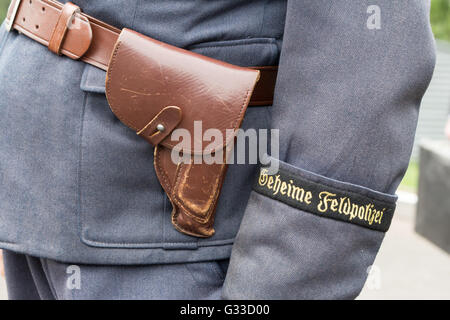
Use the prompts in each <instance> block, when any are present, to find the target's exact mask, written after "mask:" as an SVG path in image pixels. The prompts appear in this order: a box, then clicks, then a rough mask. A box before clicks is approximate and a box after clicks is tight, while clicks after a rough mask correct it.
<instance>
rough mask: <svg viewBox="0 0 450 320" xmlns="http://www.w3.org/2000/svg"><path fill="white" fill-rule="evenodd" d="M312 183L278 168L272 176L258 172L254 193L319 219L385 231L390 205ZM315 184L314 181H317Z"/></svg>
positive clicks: (264, 170) (365, 196) (320, 183)
mask: <svg viewBox="0 0 450 320" xmlns="http://www.w3.org/2000/svg"><path fill="white" fill-rule="evenodd" d="M323 179H324V182H318V181H312V180H311V179H307V178H306V177H304V176H302V175H301V174H298V175H296V174H292V173H291V172H288V171H286V170H283V169H282V168H280V170H279V172H278V173H277V174H274V175H270V174H268V170H267V169H265V168H264V167H263V168H261V170H260V174H259V177H258V179H257V181H256V183H255V187H254V189H255V190H256V191H257V192H259V193H261V194H264V195H266V196H269V197H271V198H273V199H276V200H279V201H282V202H284V203H286V204H288V205H290V206H292V207H295V208H298V209H301V210H303V211H306V212H310V213H313V214H317V215H319V216H322V217H327V218H332V219H337V220H341V221H346V222H350V223H353V224H357V225H360V226H363V227H367V228H370V229H374V230H378V231H384V232H385V231H387V229H388V228H389V225H390V223H391V219H392V215H393V212H394V210H395V203H394V202H393V201H382V200H379V199H375V198H373V197H369V196H367V195H366V194H363V193H364V192H360V193H359V192H355V191H354V190H352V191H350V190H346V188H345V184H342V186H343V187H342V188H338V187H336V186H330V185H327V184H326V178H323ZM316 180H317V179H316Z"/></svg>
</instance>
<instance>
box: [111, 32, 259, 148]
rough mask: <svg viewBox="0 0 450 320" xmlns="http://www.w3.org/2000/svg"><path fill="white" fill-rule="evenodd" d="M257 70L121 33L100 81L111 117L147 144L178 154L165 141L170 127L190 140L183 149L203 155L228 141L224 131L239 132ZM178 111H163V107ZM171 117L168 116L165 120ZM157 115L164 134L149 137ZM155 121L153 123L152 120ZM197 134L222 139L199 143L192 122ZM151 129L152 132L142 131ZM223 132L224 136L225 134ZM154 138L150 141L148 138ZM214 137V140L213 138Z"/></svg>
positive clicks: (201, 140) (168, 136)
mask: <svg viewBox="0 0 450 320" xmlns="http://www.w3.org/2000/svg"><path fill="white" fill-rule="evenodd" d="M258 78H259V71H257V70H252V69H248V68H242V67H237V66H234V65H230V64H227V63H224V62H221V61H218V60H215V59H211V58H208V57H205V56H202V55H199V54H196V53H193V52H190V51H186V50H183V49H180V48H177V47H174V46H171V45H168V44H166V43H162V42H160V41H157V40H154V39H151V38H149V37H146V36H144V35H142V34H139V33H137V32H134V31H132V30H128V29H123V30H122V33H121V34H120V37H119V39H118V41H117V43H116V46H115V50H114V53H113V55H112V57H111V61H110V64H109V69H108V74H107V79H106V95H107V99H108V102H109V105H110V107H111V110H112V111H113V112H114V113H115V115H116V116H117V117H118V118H119V119H120V120H121V121H122V122H123V123H124V124H126V125H127V126H129V127H130V128H132V129H134V130H135V131H136V132H139V133H140V134H142V133H145V134H144V135H143V137H144V138H146V139H147V140H148V141H149V142H150V143H152V144H154V145H155V144H161V145H163V146H165V147H167V148H169V149H173V148H174V147H176V148H177V149H181V147H180V144H179V142H178V141H171V139H170V132H171V131H172V130H173V129H174V128H178V129H186V130H187V131H189V133H190V135H191V139H190V141H189V142H188V145H186V141H183V146H182V148H183V150H180V151H184V152H188V153H190V154H208V153H212V152H214V151H216V150H219V149H222V148H223V147H225V146H226V145H227V144H228V143H230V141H232V140H233V138H234V137H233V136H232V135H230V134H228V136H227V129H232V130H234V131H235V130H236V129H238V128H239V127H240V124H241V122H242V119H243V117H244V113H245V110H246V108H247V105H248V103H249V101H250V97H251V95H252V92H253V89H254V87H255V84H256V82H257V81H258ZM168 106H170V107H175V108H177V107H178V108H179V109H180V112H174V111H175V110H174V109H171V112H170V113H168V112H163V113H161V112H162V111H163V110H164V108H166V107H168ZM169 114H173V115H174V116H173V117H168V115H169ZM158 115H159V117H161V115H164V121H165V125H164V126H163V127H161V126H159V127H160V128H164V130H162V131H160V132H156V131H155V132H153V131H152V130H153V129H154V128H156V127H157V125H158V123H159V122H158ZM155 117H156V118H155ZM195 121H202V123H201V128H202V129H201V130H202V131H203V132H205V131H206V130H208V129H217V130H220V132H221V134H222V137H223V138H222V139H216V140H215V141H212V142H211V141H203V140H204V139H203V138H202V136H203V132H200V134H194V122H195ZM148 128H151V129H152V130H147V129H148ZM228 133H229V132H228ZM154 134H156V135H157V136H158V137H157V139H155V137H154V136H153V139H151V137H152V135H154ZM214 136H216V135H214Z"/></svg>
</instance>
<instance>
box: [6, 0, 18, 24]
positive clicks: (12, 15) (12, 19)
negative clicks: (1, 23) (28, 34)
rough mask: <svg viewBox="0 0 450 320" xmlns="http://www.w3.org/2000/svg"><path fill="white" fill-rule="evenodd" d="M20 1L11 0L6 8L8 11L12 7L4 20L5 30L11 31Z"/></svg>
mask: <svg viewBox="0 0 450 320" xmlns="http://www.w3.org/2000/svg"><path fill="white" fill-rule="evenodd" d="M21 2H22V0H15V1H14V0H13V1H12V2H11V3H10V5H9V6H10V7H9V8H8V11H9V10H10V9H11V6H13V7H12V11H11V16H10V17H9V18H7V19H6V20H5V26H6V30H8V31H11V29H12V26H13V25H14V20H15V19H16V15H17V11H18V10H19V6H20V3H21Z"/></svg>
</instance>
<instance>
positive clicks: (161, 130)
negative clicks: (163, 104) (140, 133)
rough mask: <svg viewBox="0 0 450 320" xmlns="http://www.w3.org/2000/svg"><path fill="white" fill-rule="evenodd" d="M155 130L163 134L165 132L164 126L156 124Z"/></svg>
mask: <svg viewBox="0 0 450 320" xmlns="http://www.w3.org/2000/svg"><path fill="white" fill-rule="evenodd" d="M156 130H158V131H160V132H163V131H164V130H166V127H164V125H162V124H158V125H157V126H156Z"/></svg>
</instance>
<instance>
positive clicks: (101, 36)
mask: <svg viewBox="0 0 450 320" xmlns="http://www.w3.org/2000/svg"><path fill="white" fill-rule="evenodd" d="M63 8H64V9H63ZM5 21H6V22H5V23H6V27H7V28H8V29H9V30H11V29H15V30H17V31H19V32H21V33H23V34H24V35H26V36H28V37H30V38H31V39H33V40H35V41H37V42H39V43H41V44H43V45H45V46H47V47H48V48H49V49H50V50H51V51H52V52H54V53H56V54H60V55H61V54H63V55H65V56H67V57H69V58H71V59H80V60H82V61H84V62H86V63H89V64H91V65H94V66H96V67H98V68H100V69H103V70H105V71H106V70H108V65H109V61H110V58H111V54H112V52H113V49H114V46H115V43H116V41H117V39H118V37H119V34H120V32H121V30H119V29H117V28H115V27H113V26H111V25H108V24H106V23H104V22H102V21H100V20H97V19H95V18H93V17H90V16H88V15H86V14H83V13H81V12H80V11H79V8H78V7H77V6H75V5H72V6H63V4H61V3H60V2H58V1H54V0H13V1H12V2H11V4H10V6H9V9H8V14H7V17H6V20H5ZM68 24H71V27H69V28H67V25H68ZM252 69H257V70H259V71H260V80H259V82H258V84H257V85H256V88H255V90H254V92H253V95H252V97H251V100H250V104H249V105H252V106H264V105H271V104H272V102H273V92H274V88H275V82H276V76H277V71H278V67H276V66H266V67H252Z"/></svg>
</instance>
